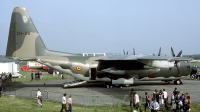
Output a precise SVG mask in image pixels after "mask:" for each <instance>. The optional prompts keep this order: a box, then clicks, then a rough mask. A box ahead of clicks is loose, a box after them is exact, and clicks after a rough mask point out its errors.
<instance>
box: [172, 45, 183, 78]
mask: <svg viewBox="0 0 200 112" xmlns="http://www.w3.org/2000/svg"><path fill="white" fill-rule="evenodd" d="M171 53H172V56H173V57H181V55H182V50H181V51H180V52H179V53H178V55H177V56H176V55H175V53H174V50H173V48H172V47H171ZM174 66H175V67H176V68H177V72H178V75H181V73H180V70H179V68H178V61H175V63H174Z"/></svg>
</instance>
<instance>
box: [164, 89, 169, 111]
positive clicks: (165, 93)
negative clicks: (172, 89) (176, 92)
mask: <svg viewBox="0 0 200 112" xmlns="http://www.w3.org/2000/svg"><path fill="white" fill-rule="evenodd" d="M163 94H164V105H165V109H166V110H168V107H167V91H165V89H163Z"/></svg>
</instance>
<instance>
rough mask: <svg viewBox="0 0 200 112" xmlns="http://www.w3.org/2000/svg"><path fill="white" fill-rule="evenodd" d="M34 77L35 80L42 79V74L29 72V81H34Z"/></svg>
mask: <svg viewBox="0 0 200 112" xmlns="http://www.w3.org/2000/svg"><path fill="white" fill-rule="evenodd" d="M34 75H35V80H38V79H42V77H43V76H42V72H41V71H38V72H35V73H34V72H33V71H32V72H31V80H33V79H34Z"/></svg>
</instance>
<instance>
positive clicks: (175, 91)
mask: <svg viewBox="0 0 200 112" xmlns="http://www.w3.org/2000/svg"><path fill="white" fill-rule="evenodd" d="M177 92H178V90H177V88H175V89H174V91H173V94H174V96H176V95H177Z"/></svg>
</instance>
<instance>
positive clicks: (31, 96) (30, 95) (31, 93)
mask: <svg viewBox="0 0 200 112" xmlns="http://www.w3.org/2000/svg"><path fill="white" fill-rule="evenodd" d="M30 92H31V93H30V99H31V98H32V90H31V91H30Z"/></svg>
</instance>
